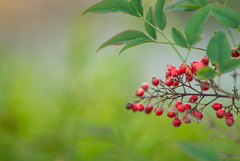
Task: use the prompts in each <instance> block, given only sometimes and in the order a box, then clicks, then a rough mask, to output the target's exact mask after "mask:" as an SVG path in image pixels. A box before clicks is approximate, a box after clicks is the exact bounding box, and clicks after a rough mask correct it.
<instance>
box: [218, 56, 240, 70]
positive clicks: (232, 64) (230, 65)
mask: <svg viewBox="0 0 240 161" xmlns="http://www.w3.org/2000/svg"><path fill="white" fill-rule="evenodd" d="M239 66H240V59H230V60H227V61H225V62H224V65H223V68H222V73H227V72H231V71H233V70H234V69H236V68H237V67H239Z"/></svg>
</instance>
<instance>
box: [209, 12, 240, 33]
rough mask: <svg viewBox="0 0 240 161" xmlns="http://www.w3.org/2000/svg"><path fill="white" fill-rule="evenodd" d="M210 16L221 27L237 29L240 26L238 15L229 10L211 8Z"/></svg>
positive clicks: (239, 16) (239, 15)
mask: <svg viewBox="0 0 240 161" xmlns="http://www.w3.org/2000/svg"><path fill="white" fill-rule="evenodd" d="M212 15H213V16H214V17H215V18H216V19H217V21H218V22H219V24H221V25H223V26H226V27H232V28H235V29H238V27H239V25H240V14H239V13H237V12H236V11H234V10H233V9H231V8H226V7H213V9H212Z"/></svg>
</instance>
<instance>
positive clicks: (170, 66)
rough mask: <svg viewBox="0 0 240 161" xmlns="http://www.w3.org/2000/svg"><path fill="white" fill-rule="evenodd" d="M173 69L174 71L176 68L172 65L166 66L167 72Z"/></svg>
mask: <svg viewBox="0 0 240 161" xmlns="http://www.w3.org/2000/svg"><path fill="white" fill-rule="evenodd" d="M173 69H176V67H175V66H174V65H168V66H167V71H172V70H173Z"/></svg>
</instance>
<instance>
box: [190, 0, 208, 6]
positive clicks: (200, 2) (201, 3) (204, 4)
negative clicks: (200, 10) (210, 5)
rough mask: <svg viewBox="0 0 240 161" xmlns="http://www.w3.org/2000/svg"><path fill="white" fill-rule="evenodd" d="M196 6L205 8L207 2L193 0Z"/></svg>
mask: <svg viewBox="0 0 240 161" xmlns="http://www.w3.org/2000/svg"><path fill="white" fill-rule="evenodd" d="M193 1H194V2H195V3H196V4H197V5H200V6H206V5H207V0H193Z"/></svg>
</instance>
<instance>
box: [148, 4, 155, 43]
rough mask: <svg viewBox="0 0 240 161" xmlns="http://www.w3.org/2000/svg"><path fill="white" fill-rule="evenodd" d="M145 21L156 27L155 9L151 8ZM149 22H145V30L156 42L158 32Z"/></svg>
mask: <svg viewBox="0 0 240 161" xmlns="http://www.w3.org/2000/svg"><path fill="white" fill-rule="evenodd" d="M145 19H146V21H148V22H150V23H151V24H153V25H154V21H153V20H154V18H153V9H152V6H150V7H149V9H148V12H147V15H146V17H145ZM148 22H145V29H146V31H147V33H148V34H149V35H150V36H151V37H152V38H153V39H154V40H156V39H157V36H156V30H155V29H154V28H153V27H152V26H151V25H149V24H148Z"/></svg>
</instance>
